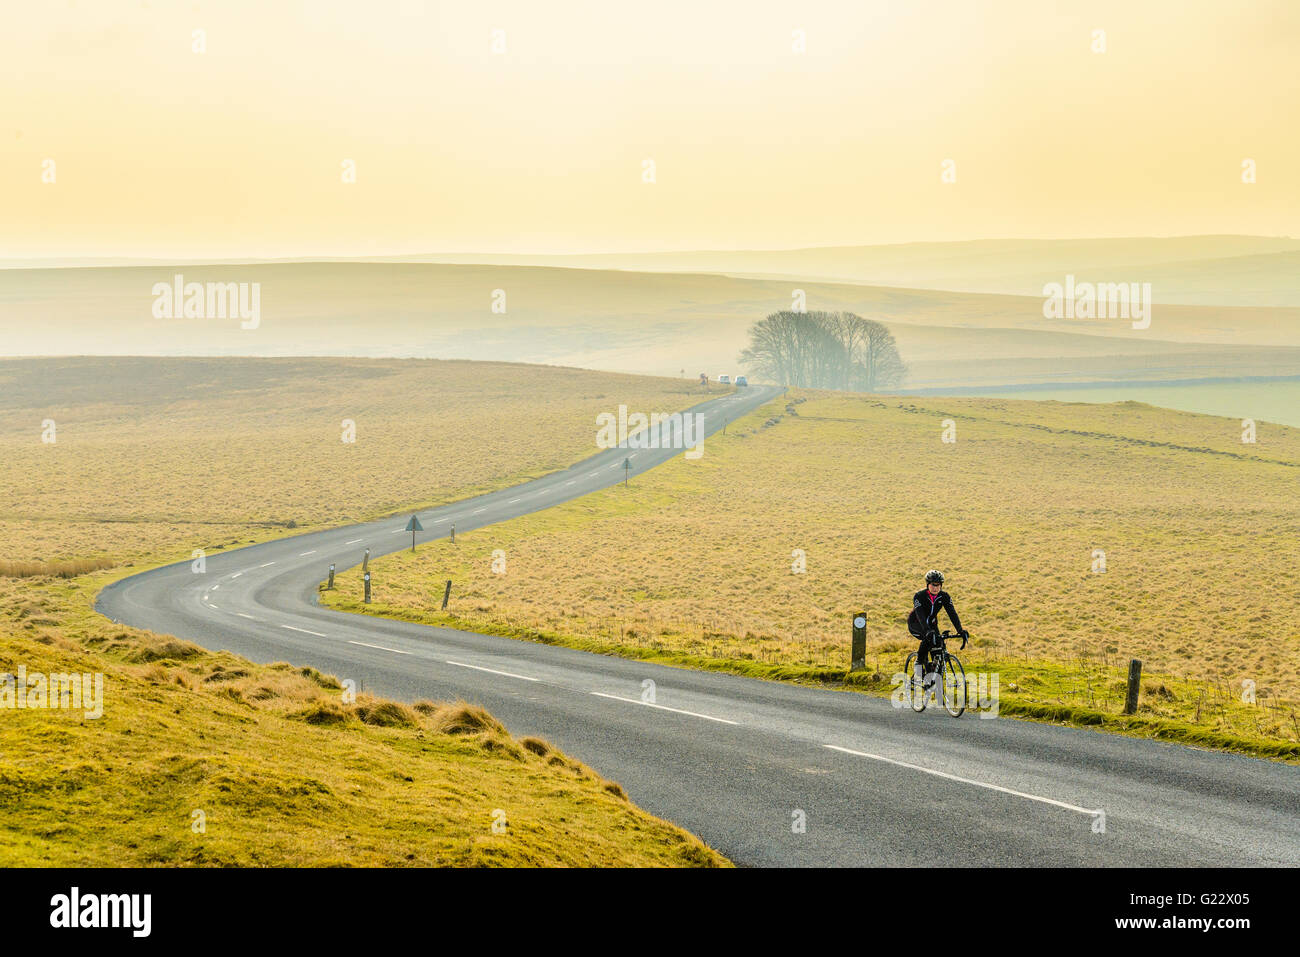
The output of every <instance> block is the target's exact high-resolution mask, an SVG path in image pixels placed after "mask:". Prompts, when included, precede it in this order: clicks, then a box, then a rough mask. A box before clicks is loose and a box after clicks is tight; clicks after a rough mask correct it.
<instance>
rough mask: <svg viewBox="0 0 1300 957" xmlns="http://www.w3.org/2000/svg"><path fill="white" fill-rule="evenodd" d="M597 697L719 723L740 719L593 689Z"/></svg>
mask: <svg viewBox="0 0 1300 957" xmlns="http://www.w3.org/2000/svg"><path fill="white" fill-rule="evenodd" d="M592 694H594V695H595V696H596V697H597V698H613V699H614V700H615V701H626V702H627V703H628V704H639V705H644V706H645V707H647V708H658V709H659V710H660V711H672V712H674V713H676V714H688V715H690V716H691V717H692V718H703V719H704V720H706V721H716V722H718V723H719V724H739V723H740V722H739V721H729V720H727V719H726V718H715V717H714V716H713V715H711V714H700V713H699V712H698V711H683V710H682V709H681V708H670V707H668V706H667V705H664V704H651V703H650V702H649V701H642V700H641V699H640V698H624V697H622V696H621V695H616V694H605V693H604V692H601V691H593V692H592Z"/></svg>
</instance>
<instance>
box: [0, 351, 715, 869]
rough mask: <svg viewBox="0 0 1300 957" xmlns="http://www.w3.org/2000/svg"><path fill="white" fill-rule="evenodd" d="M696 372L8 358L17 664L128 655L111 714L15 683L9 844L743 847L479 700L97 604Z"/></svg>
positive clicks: (479, 471) (459, 479) (478, 852)
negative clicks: (110, 591)
mask: <svg viewBox="0 0 1300 957" xmlns="http://www.w3.org/2000/svg"><path fill="white" fill-rule="evenodd" d="M694 400H695V396H694V395H693V394H689V393H688V392H686V391H685V390H684V386H682V385H681V384H680V383H677V382H672V381H667V380H652V379H632V378H629V377H626V376H617V375H609V374H603V373H587V372H579V371H576V370H569V369H541V368H535V369H527V368H521V367H512V366H506V365H499V364H497V365H470V364H467V363H438V362H427V361H406V362H403V361H364V360H361V361H358V360H341V361H340V360H297V359H295V360H233V359H230V360H187V359H147V360H114V359H75V360H22V361H10V362H4V363H0V502H3V503H4V509H5V511H4V512H3V514H0V672H5V673H9V674H14V673H17V672H18V670H19V669H20V668H25V669H26V672H27V674H28V675H29V676H30V675H32V674H34V673H37V672H40V673H42V674H47V675H48V674H55V673H101V674H103V675H104V701H103V716H102V717H101V718H98V719H93V718H86V717H85V714H84V710H80V711H76V710H62V709H60V710H55V709H26V708H23V709H17V708H8V707H6V708H3V709H0V865H3V866H29V865H110V864H117V865H140V864H220V865H335V864H341V865H386V866H393V865H406V864H410V865H430V864H433V865H443V864H451V865H496V864H501V865H621V866H635V865H655V866H659V865H664V866H678V865H686V866H695V865H718V864H726V861H725V860H724V859H723V858H721V857H720V856H719V855H717V854H716V853H714V852H713V851H711V850H709V849H708V848H707V847H705V846H704V845H703V844H702V843H701V842H700V841H698V840H697V839H696V838H694V837H692V836H691V835H689V834H686V833H685V832H683V831H681V830H680V829H678V828H676V827H674V826H672V825H670V824H667V823H666V822H663V821H660V820H657V819H655V818H653V817H651V816H650V815H648V814H645V813H644V812H642V811H640V810H639V809H637V808H636V807H635V806H633V805H632V804H630V802H628V800H627V799H626V797H625V796H624V795H623V793H622V791H621V789H620V788H619V787H618V785H617V784H615V783H613V782H608V781H605V780H602V779H601V778H600V777H599V776H598V775H596V774H595V773H594V772H592V771H591V770H590V769H588V768H585V767H584V766H582V765H581V764H579V763H578V762H576V761H574V760H572V759H570V758H568V757H567V756H565V755H563V754H561V753H559V752H557V751H555V750H554V749H552V748H550V747H549V746H548V745H547V744H546V743H545V742H543V741H539V740H536V739H524V740H522V741H516V740H514V739H512V738H511V737H510V735H509V734H508V733H507V732H506V730H505V729H504V728H502V727H501V726H500V725H499V724H498V723H497V722H496V721H495V720H494V719H493V718H492V717H491V716H490V715H488V714H486V713H485V712H483V711H482V710H481V709H478V708H475V707H473V706H469V705H464V704H457V703H451V704H438V703H431V702H424V703H416V704H415V705H414V706H405V705H400V704H397V703H394V702H384V701H380V700H376V699H373V698H369V697H367V696H365V695H359V696H358V697H357V700H356V701H355V702H351V701H345V700H344V697H343V694H342V689H341V687H340V686H339V684H338V682H337V681H336V680H335V679H333V678H331V677H329V676H325V675H320V674H317V673H316V672H314V671H312V670H310V669H299V668H296V667H294V666H292V665H290V664H286V663H280V664H272V665H257V664H252V663H250V662H248V661H246V660H244V659H241V658H238V657H236V656H233V655H230V654H224V653H222V654H215V653H210V652H207V651H204V650H203V649H201V648H198V647H197V646H194V645H191V644H188V643H186V642H181V641H177V640H175V639H172V638H169V637H167V636H162V635H155V634H152V633H150V632H146V631H140V630H137V629H132V628H126V627H123V626H120V625H114V624H112V623H111V622H109V621H108V620H107V619H105V618H103V617H101V616H99V615H97V614H95V613H94V612H93V610H92V602H93V598H94V595H95V594H96V593H97V592H98V590H99V589H100V588H102V587H103V586H104V585H105V584H107V583H108V582H109V581H112V580H113V579H115V578H119V577H121V576H122V575H124V574H126V573H127V572H128V570H129V569H130V568H131V567H132V566H137V567H138V566H145V565H150V564H157V563H162V562H165V561H168V560H173V559H176V558H178V557H187V556H188V555H189V554H190V550H191V549H193V548H199V547H202V548H206V549H208V550H216V549H220V548H223V547H228V546H233V545H237V544H243V543H247V542H251V541H257V540H263V539H266V538H269V537H273V536H276V535H280V534H284V533H285V531H286V529H289V528H294V527H297V528H304V527H311V526H314V525H321V524H336V523H339V522H343V521H346V520H351V519H356V518H362V517H367V516H370V515H374V514H379V513H382V512H384V511H386V510H391V509H396V508H398V507H403V506H408V505H413V504H415V503H432V502H438V501H446V500H448V499H451V498H455V497H459V496H461V495H464V494H468V493H469V492H471V491H473V490H475V489H481V488H488V487H495V486H499V485H503V484H506V483H508V482H511V481H515V480H517V479H520V478H523V477H525V476H527V475H534V474H538V473H541V472H545V471H548V470H550V469H554V468H557V467H561V466H563V465H566V464H568V463H569V462H571V461H572V460H574V459H576V458H579V457H581V456H582V455H584V454H586V453H587V452H588V451H589V450H592V449H591V443H592V442H593V436H594V417H595V415H596V413H597V412H599V411H606V410H608V409H610V408H611V407H616V406H617V404H618V403H619V402H628V403H629V404H632V405H635V406H639V407H645V408H647V409H672V408H681V407H683V406H685V405H687V404H690V403H691V402H692V401H694ZM344 417H351V418H353V419H355V421H356V427H357V440H356V442H355V443H354V444H344V443H343V442H342V441H341V427H340V423H341V420H342V419H343V418H344ZM47 418H52V419H54V420H55V429H56V431H55V433H54V435H55V438H56V441H55V442H54V443H52V444H47V443H43V442H42V441H41V435H42V431H43V428H44V427H43V425H42V423H43V420H45V419H47ZM64 574H67V575H69V576H71V577H60V576H61V575H64ZM6 576H7V577H6ZM195 812H199V814H196V813H195ZM494 825H495V829H494Z"/></svg>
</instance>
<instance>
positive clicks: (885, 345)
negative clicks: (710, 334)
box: [740, 312, 907, 392]
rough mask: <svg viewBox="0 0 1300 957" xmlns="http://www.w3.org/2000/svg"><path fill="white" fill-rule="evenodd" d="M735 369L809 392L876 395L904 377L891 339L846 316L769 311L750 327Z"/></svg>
mask: <svg viewBox="0 0 1300 957" xmlns="http://www.w3.org/2000/svg"><path fill="white" fill-rule="evenodd" d="M740 364H741V365H742V366H744V367H745V368H746V369H747V370H749V371H750V372H751V373H752V374H753V375H754V376H756V377H761V378H764V379H770V380H772V381H774V382H779V383H781V384H782V385H793V386H804V387H806V388H810V389H842V390H846V391H852V392H879V391H881V390H883V389H889V388H891V387H894V386H898V385H901V384H902V382H903V379H904V378H906V376H907V366H906V365H905V364H904V363H903V360H902V359H901V358H900V357H899V355H898V346H897V345H896V344H895V343H894V336H893V334H892V333H891V332H890V331H889V330H888V329H887V328H885V326H884V325H883V324H882V323H879V322H875V321H874V320H871V319H863V318H862V317H861V316H855V315H854V314H853V313H851V312H774V313H772V314H771V315H770V316H768V317H767V318H766V319H760V320H759V321H758V322H756V323H754V325H753V326H751V327H750V330H749V346H748V347H747V348H746V349H745V350H744V351H743V352H741V353H740Z"/></svg>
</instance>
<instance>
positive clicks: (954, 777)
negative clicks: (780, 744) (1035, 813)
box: [823, 744, 1101, 817]
mask: <svg viewBox="0 0 1300 957" xmlns="http://www.w3.org/2000/svg"><path fill="white" fill-rule="evenodd" d="M823 747H826V748H830V749H831V750H832V751H843V752H844V753H845V754H853V755H857V756H858V757H860V758H871V759H872V760H873V761H884V762H885V763H886V764H896V765H898V766H899V767H901V768H911V769H912V770H913V771H920V772H922V773H923V774H933V775H934V776H935V777H939V778H947V779H948V780H949V781H958V782H960V783H962V784H973V785H975V786H976V787H981V788H988V789H989V790H990V791H1001V792H1002V793H1003V794H1011V795H1014V796H1015V797H1022V798H1026V799H1027V800H1030V801H1039V802H1041V803H1043V804H1051V805H1054V806H1055V807H1061V808H1065V810H1067V811H1077V812H1078V813H1079V814H1087V815H1088V816H1089V817H1096V816H1097V815H1098V814H1100V813H1101V812H1100V811H1090V810H1088V809H1087V808H1086V807H1076V806H1075V805H1073V804H1066V803H1065V802H1064V801H1056V800H1053V799H1052V798H1047V797H1042V796H1041V795H1038V794H1026V793H1025V792H1024V791H1013V790H1012V789H1011V788H1004V787H1002V785H1000V784H989V783H988V782H987V781H975V780H973V779H971V778H963V777H958V776H957V775H955V774H949V773H948V772H946V771H936V770H934V769H933V768H923V767H921V766H920V765H919V764H908V763H907V762H906V761H897V760H895V759H894V758H886V757H883V756H882V755H879V754H868V753H867V752H866V751H854V750H853V749H852V748H841V747H840V746H839V745H835V744H826V745H823Z"/></svg>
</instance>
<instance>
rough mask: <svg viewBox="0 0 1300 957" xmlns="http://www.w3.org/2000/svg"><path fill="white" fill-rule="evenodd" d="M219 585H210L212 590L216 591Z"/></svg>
mask: <svg viewBox="0 0 1300 957" xmlns="http://www.w3.org/2000/svg"><path fill="white" fill-rule="evenodd" d="M220 587H221V586H220V585H213V586H212V590H213V591H216V590H217V589H218V588H220Z"/></svg>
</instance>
